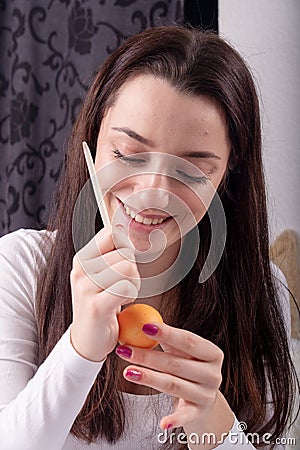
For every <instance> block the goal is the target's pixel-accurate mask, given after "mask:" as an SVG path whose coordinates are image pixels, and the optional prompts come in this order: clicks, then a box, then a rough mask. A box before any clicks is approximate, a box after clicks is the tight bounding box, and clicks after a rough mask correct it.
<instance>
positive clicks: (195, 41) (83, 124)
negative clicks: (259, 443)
mask: <svg viewBox="0 0 300 450" xmlns="http://www.w3.org/2000/svg"><path fill="white" fill-rule="evenodd" d="M145 73H147V74H152V75H153V76H155V77H158V78H161V79H164V80H166V81H168V82H169V83H170V85H172V86H174V87H175V88H176V89H178V91H180V92H182V93H184V94H187V95H193V96H199V95H202V94H205V95H208V96H210V97H212V98H214V99H215V100H216V101H217V102H218V104H219V105H220V107H221V108H222V110H223V111H224V113H225V116H226V120H227V125H228V132H229V136H230V140H231V145H232V148H231V155H230V161H229V164H228V170H227V173H226V177H225V178H224V180H223V182H222V184H221V185H220V186H219V189H218V192H219V195H220V198H221V201H222V204H223V207H224V210H225V214H226V220H227V240H226V246H225V250H224V252H223V255H222V258H221V261H220V263H219V265H218V267H217V268H216V270H215V271H214V273H213V274H212V276H211V277H210V278H209V279H208V280H207V281H206V282H205V283H202V284H199V283H198V277H199V273H200V271H201V268H202V266H203V263H204V261H205V258H206V255H207V253H208V249H209V245H210V222H209V217H208V214H206V215H205V216H204V218H203V219H202V220H201V221H200V223H199V224H198V227H199V232H200V237H201V245H200V249H199V254H198V257H197V260H196V262H195V264H194V267H193V268H192V269H191V271H190V272H189V274H188V275H187V276H186V277H185V278H184V279H183V280H182V282H181V283H180V284H179V286H178V289H179V305H178V310H177V314H175V315H174V319H173V320H172V321H171V325H173V326H177V327H181V328H185V329H187V330H191V331H192V332H194V333H196V334H198V335H201V336H203V337H204V338H206V339H209V340H211V341H212V342H214V343H215V344H216V345H218V346H219V347H220V348H221V349H222V350H223V352H224V355H225V357H224V363H223V382H222V385H221V391H222V393H223V394H224V396H225V397H226V399H227V401H228V403H229V405H230V407H231V408H232V410H233V411H234V412H235V414H236V415H237V417H238V418H239V419H240V420H242V419H244V420H246V421H247V425H248V428H247V431H248V432H251V431H252V432H259V433H260V434H263V433H266V432H270V433H271V434H272V437H271V441H274V439H275V438H276V437H278V436H280V435H281V434H282V432H283V430H284V429H285V427H286V426H287V424H288V421H289V418H290V416H291V412H292V406H293V399H294V394H295V392H294V391H295V389H296V374H295V370H294V368H293V364H292V362H291V358H290V354H289V348H288V341H287V334H286V330H285V325H284V319H283V314H282V311H281V306H280V300H279V297H278V293H277V291H276V288H275V284H274V283H275V281H274V276H273V275H272V272H271V267H270V261H269V236H268V218H267V208H266V193H265V182H264V174H263V166H262V151H261V129H260V115H259V105H258V99H257V95H256V90H255V86H254V83H253V79H252V76H251V74H250V71H249V70H248V68H247V66H246V65H245V62H244V61H243V60H242V58H241V57H240V55H239V54H238V53H237V52H236V51H235V50H234V49H233V48H232V47H231V46H230V45H228V44H227V43H226V42H225V41H224V40H223V39H221V38H220V37H218V36H217V35H216V34H214V33H211V32H207V31H200V30H197V29H191V28H184V27H175V26H174V27H157V28H152V29H149V30H146V31H144V32H143V33H141V34H139V35H135V36H133V37H131V38H129V39H128V40H127V41H126V42H125V43H124V44H123V45H122V46H121V47H119V48H118V49H117V50H116V51H115V52H114V53H113V54H112V55H111V56H110V57H109V58H108V59H107V60H106V61H105V63H104V64H103V66H102V67H101V68H100V70H99V71H98V73H97V74H96V77H95V80H94V82H93V84H92V86H91V87H90V89H89V92H88V94H87V96H86V99H85V101H84V104H83V106H82V109H81V112H80V114H79V116H78V118H77V120H76V123H75V126H74V128H73V132H72V134H71V137H70V139H69V144H68V152H67V155H66V164H65V171H64V177H63V180H62V183H61V185H60V189H59V191H58V195H57V204H56V209H55V214H54V215H53V218H52V220H51V221H50V223H49V226H48V228H49V230H52V231H54V230H57V235H56V239H55V243H54V245H53V246H52V250H51V253H50V256H49V259H48V264H47V268H46V269H45V270H44V271H43V273H41V276H40V280H39V284H38V286H39V288H38V292H37V317H38V336H39V352H40V362H42V361H43V360H44V359H45V358H46V357H47V355H48V354H49V353H50V351H51V350H52V348H53V347H54V345H55V344H56V342H57V341H58V340H59V339H60V337H61V336H62V334H63V333H64V332H65V330H66V329H67V327H68V326H69V325H70V323H71V320H72V303H71V290H70V283H69V274H70V271H71V266H72V259H73V256H74V253H75V250H74V247H73V241H72V214H73V209H74V206H75V202H76V199H77V197H78V195H79V192H80V190H81V189H82V187H83V186H84V184H85V183H86V181H87V180H88V172H87V169H86V165H85V162H84V157H83V152H82V146H81V145H82V141H83V140H86V141H87V142H88V143H89V144H90V148H91V149H96V143H97V136H98V132H99V128H100V125H101V120H102V118H103V115H104V113H105V111H106V110H107V108H109V107H110V106H111V105H112V104H113V102H114V100H115V98H116V95H117V93H118V90H119V89H120V87H121V86H122V85H123V83H124V82H125V81H126V80H127V79H129V77H132V76H133V75H136V74H145ZM93 156H94V157H95V155H93ZM99 226H102V224H100V225H99ZM186 292H188V295H185V293H186ZM166 295H167V294H166ZM170 303H172V302H170ZM121 377H122V374H121V373H119V372H118V369H117V358H116V356H115V355H114V352H112V354H110V355H109V356H108V358H107V360H106V362H105V364H104V367H103V368H102V370H101V372H100V373H99V375H98V377H97V379H96V381H95V383H94V386H93V387H92V389H91V391H90V393H89V394H88V396H87V399H86V402H85V404H84V406H83V408H82V410H81V411H80V413H79V414H78V416H77V418H76V420H75V422H74V424H73V427H72V430H71V431H72V433H73V434H74V435H75V436H76V437H78V438H81V439H84V440H85V441H87V442H92V441H95V440H96V439H97V437H102V438H106V439H107V441H108V442H110V443H112V442H115V441H116V440H117V439H118V438H120V436H121V435H122V431H123V429H124V420H125V412H124V405H123V402H122V397H121V395H120V393H119V386H120V378H121ZM267 383H270V392H271V395H272V401H273V402H274V404H273V412H272V414H271V416H270V417H269V418H266V396H267ZM173 448H174V447H173Z"/></svg>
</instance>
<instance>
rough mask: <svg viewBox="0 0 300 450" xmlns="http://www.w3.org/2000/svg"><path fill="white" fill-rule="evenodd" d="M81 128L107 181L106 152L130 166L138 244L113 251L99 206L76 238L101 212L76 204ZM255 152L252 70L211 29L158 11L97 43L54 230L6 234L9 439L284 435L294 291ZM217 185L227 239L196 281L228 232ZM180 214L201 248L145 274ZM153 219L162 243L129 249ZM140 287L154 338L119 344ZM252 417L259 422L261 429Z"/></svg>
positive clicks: (167, 258) (2, 397) (112, 199)
mask: <svg viewBox="0 0 300 450" xmlns="http://www.w3.org/2000/svg"><path fill="white" fill-rule="evenodd" d="M82 141H87V142H88V143H89V146H90V148H91V150H92V152H93V157H94V161H95V167H96V170H97V171H98V173H99V174H100V175H99V181H100V182H101V173H103V174H104V175H105V173H106V175H107V171H106V172H105V170H106V168H107V167H111V168H112V172H111V173H112V177H114V175H115V174H116V173H118V170H120V174H122V176H120V177H119V180H117V182H115V181H114V183H111V187H110V189H108V192H107V195H106V196H105V204H106V207H107V211H108V216H109V219H110V221H111V223H112V224H113V225H116V227H115V229H116V228H118V226H119V228H120V227H121V228H122V230H121V231H122V233H123V237H124V236H125V237H127V238H130V241H131V244H132V248H133V249H134V250H136V254H135V255H133V254H132V251H128V252H127V254H125V253H124V252H121V251H119V250H120V248H121V247H126V245H120V246H119V247H120V248H117V247H116V242H115V239H114V235H113V230H112V229H111V228H110V227H104V228H103V224H102V223H101V220H100V218H99V216H97V218H96V220H95V218H94V223H95V222H96V226H95V227H94V235H95V236H92V237H91V236H89V237H88V238H87V236H86V235H85V236H84V238H83V240H84V239H85V242H84V245H83V244H82V243H81V244H80V243H78V240H77V238H75V240H74V236H75V235H76V231H75V232H74V230H76V229H77V228H78V227H83V230H85V229H86V228H85V224H86V223H87V222H88V221H90V220H93V218H92V219H91V218H89V217H88V215H87V213H85V212H84V211H85V210H84V206H83V207H82V208H83V209H80V208H79V209H78V198H79V197H80V196H81V195H82V192H83V189H84V186H85V184H86V182H87V180H88V179H89V175H88V171H87V168H86V164H85V160H84V155H83V152H82ZM261 152H262V149H261V130H260V116H259V106H258V100H257V96H256V92H255V87H254V83H253V80H252V78H251V75H250V72H249V70H248V69H247V67H246V65H245V63H244V62H243V60H242V58H241V57H240V56H239V55H238V53H237V52H236V51H235V50H233V49H232V48H231V47H230V46H229V45H228V44H227V43H226V42H224V40H222V39H221V38H220V37H218V36H217V35H215V34H212V33H209V32H202V31H199V30H195V29H187V28H183V27H159V28H153V29H150V30H147V31H145V32H143V33H141V34H139V35H136V36H133V37H131V38H129V39H128V40H127V41H126V42H125V43H124V44H123V45H122V46H121V47H120V48H118V49H117V50H116V51H115V52H114V53H113V54H112V55H111V56H110V57H109V58H108V59H107V61H106V62H105V63H104V65H103V66H102V67H101V69H100V70H99V72H98V73H97V74H96V77H95V80H94V82H93V84H92V86H91V88H90V90H89V92H88V95H87V97H86V99H85V102H84V104H83V107H82V110H81V113H80V114H79V117H78V118H77V121H76V124H75V126H74V129H73V132H72V135H71V138H70V141H69V149H68V153H67V158H66V166H65V173H64V177H63V181H62V183H61V186H60V189H59V192H58V197H57V208H56V210H55V214H54V215H53V220H51V222H50V224H49V227H48V230H43V231H34V230H19V231H17V232H14V233H11V234H9V235H7V236H5V237H3V238H2V239H1V245H0V249H1V250H0V252H1V254H0V258H1V267H2V271H3V273H2V277H1V280H0V383H1V389H0V405H1V413H0V431H1V433H0V434H1V441H2V447H3V448H5V449H6V450H7V449H13V450H17V449H22V450H24V449H30V450H35V449H36V450H37V449H41V448H42V449H43V450H45V449H49V450H50V449H51V450H58V449H64V450H66V449H87V448H91V449H98V448H99V449H100V448H104V449H108V448H115V449H130V450H133V449H142V448H147V449H149V448H155V449H157V448H172V449H177V448H191V449H198V448H199V449H200V448H201V449H211V448H215V447H218V448H220V449H221V448H222V449H227V448H233V449H234V448H242V447H243V446H244V445H245V446H246V447H247V448H255V447H265V448H278V449H279V448H284V446H283V445H282V446H281V445H280V444H279V439H280V437H281V436H283V435H284V433H285V431H286V430H287V427H288V424H289V422H290V420H291V416H292V408H293V399H294V395H295V390H296V387H297V380H296V375H295V373H294V368H293V365H292V362H291V358H290V354H289V346H288V339H289V333H290V329H289V326H290V325H289V304H288V301H289V300H288V299H289V297H288V292H287V289H286V287H285V286H284V279H283V277H282V274H281V272H280V271H279V269H277V268H276V267H275V266H272V265H271V263H270V261H269V239H268V220H267V211H266V194H265V184H264V176H263V167H262V154H261ZM181 164H182V165H181ZM150 166H151V167H152V168H153V167H154V170H151V171H148V167H150ZM118 168H119V169H118ZM124 168H125V169H124ZM147 171H148V173H147ZM168 171H170V172H168ZM172 171H173V172H172ZM166 172H167V173H171V172H172V173H173V174H175V175H174V176H173V177H172V176H167V174H166ZM127 173H128V175H130V176H124V174H125V175H126V174H127ZM199 173H200V174H201V176H199ZM104 178H105V177H104ZM104 178H103V179H104ZM106 178H107V177H106ZM208 185H209V186H211V187H212V188H213V189H214V191H215V195H214V196H210V197H207V198H209V201H208V204H207V202H206V203H205V201H204V200H203V199H204V197H203V196H204V193H205V192H206V191H205V189H206V187H207V186H208ZM202 194H203V196H202ZM91 195H92V194H91ZM218 198H219V199H220V200H221V205H222V208H223V210H224V213H225V217H226V222H225V224H226V242H225V247H224V249H222V252H221V255H220V261H219V262H218V264H216V267H213V268H212V269H213V270H211V273H210V276H208V277H207V279H206V280H205V281H204V282H200V283H199V274H200V273H201V271H202V269H203V267H204V264H205V261H206V258H207V256H208V253H209V249H210V245H211V242H212V240H217V242H219V241H222V236H221V235H222V233H223V234H224V229H222V227H220V226H219V225H220V223H219V222H218V223H213V222H212V223H211V221H210V218H211V215H210V212H211V211H212V210H213V206H214V202H215V201H216V199H218ZM82 203H83V204H84V203H85V202H84V201H83V202H82ZM74 211H76V214H75V213H74ZM78 211H79V212H80V211H83V212H82V214H78ZM186 212H188V214H186ZM187 216H189V217H193V218H194V222H195V225H194V229H197V230H198V231H199V236H200V241H199V248H197V249H196V250H197V252H196V259H195V261H194V262H193V263H192V265H191V268H189V269H188V270H187V271H186V273H183V274H181V277H179V278H178V282H177V283H175V284H174V283H173V285H168V284H167V285H166V286H167V288H165V290H164V289H163V288H162V286H161V285H159V287H158V288H157V286H156V282H154V281H152V280H157V279H158V278H157V277H159V275H160V274H161V273H164V272H165V271H166V270H167V269H168V268H170V267H172V265H173V263H174V261H175V260H176V258H177V256H178V254H179V253H180V246H181V244H182V243H183V247H184V245H185V243H186V242H188V239H187V236H188V235H189V233H190V232H192V231H193V228H192V226H189V229H187V228H186V229H185V230H184V232H183V233H182V229H183V228H182V223H183V222H184V217H187ZM162 220H163V221H162ZM159 222H162V223H159ZM213 227H216V228H215V229H217V230H219V234H217V235H216V236H215V235H213V233H212V228H213ZM156 229H159V230H160V233H161V232H163V234H164V237H165V247H164V249H163V252H162V253H161V254H159V256H158V257H157V258H154V259H152V260H151V258H150V259H149V260H148V262H147V263H145V262H139V260H138V258H137V254H138V253H140V254H142V253H143V252H146V251H147V250H149V239H150V240H151V237H150V233H151V232H152V231H155V230H156ZM124 232H125V234H124ZM183 234H184V235H185V236H183V238H182V239H181V235H183ZM153 236H154V234H153V235H152V238H153ZM155 242H156V241H155V239H154V238H153V243H154V244H155ZM193 242H194V241H193ZM194 247H195V246H194V245H191V246H190V249H189V251H190V250H191V251H192V250H195V248H194ZM219 247H220V246H218V243H217V245H216V247H215V249H214V251H215V252H217V249H218V248H219ZM150 253H151V252H150ZM128 255H129V257H128ZM181 269H182V270H183V267H182V266H181ZM147 280H148V281H149V280H150V284H149V283H148V285H150V286H151V289H150V290H149V291H146V290H144V291H143V286H145V284H147ZM151 281H152V283H151ZM165 281H166V280H165ZM141 292H144V294H143V295H140V293H141ZM145 292H148V295H147V294H145ZM134 301H135V302H136V303H138V302H139V303H148V304H150V305H152V306H154V307H156V308H157V309H158V310H159V311H160V313H161V314H162V317H163V318H164V323H163V324H159V323H149V324H147V325H145V327H144V328H143V330H144V333H145V334H147V335H149V336H151V337H153V338H155V340H157V341H158V342H159V346H158V347H156V348H155V349H152V350H149V349H142V348H138V347H135V346H126V345H119V344H118V334H119V329H118V321H117V315H118V314H119V312H120V311H121V309H123V308H124V307H126V306H127V305H128V304H129V303H130V302H134ZM241 421H243V422H245V423H246V425H245V424H244V423H242V422H241ZM245 427H247V430H245ZM164 430H167V431H164ZM243 430H244V432H243ZM182 433H185V437H184V435H183V434H182ZM205 433H211V436H210V438H209V437H208V436H206V439H204V438H203V435H205ZM234 433H235V434H234ZM246 433H257V434H256V435H255V436H254V437H255V439H254V441H253V446H252V445H247V444H246ZM226 436H227V437H226ZM258 437H259V442H257V441H258V439H257V438H258ZM276 440H277V441H276Z"/></svg>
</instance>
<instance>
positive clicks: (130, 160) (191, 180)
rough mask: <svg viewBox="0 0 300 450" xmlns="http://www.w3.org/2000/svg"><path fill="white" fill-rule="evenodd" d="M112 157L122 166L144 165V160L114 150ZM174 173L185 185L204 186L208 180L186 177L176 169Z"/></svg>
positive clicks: (204, 177)
mask: <svg viewBox="0 0 300 450" xmlns="http://www.w3.org/2000/svg"><path fill="white" fill-rule="evenodd" d="M113 155H114V157H115V158H117V159H120V160H121V161H122V162H123V163H124V164H127V165H131V166H137V165H139V164H141V163H144V162H145V160H144V159H141V158H134V157H129V156H125V155H123V154H122V153H121V152H120V150H118V149H117V148H115V149H114V150H113ZM176 172H177V173H178V174H179V175H180V176H181V178H183V179H184V180H185V181H186V182H187V183H190V184H193V183H198V184H206V183H207V182H208V180H209V178H208V177H207V176H202V177H194V176H192V175H188V174H187V173H185V172H183V171H182V170H179V169H176Z"/></svg>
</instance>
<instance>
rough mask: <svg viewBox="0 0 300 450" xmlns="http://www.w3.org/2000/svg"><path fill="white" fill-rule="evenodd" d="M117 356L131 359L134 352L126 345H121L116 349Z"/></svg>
mask: <svg viewBox="0 0 300 450" xmlns="http://www.w3.org/2000/svg"><path fill="white" fill-rule="evenodd" d="M116 354H117V355H119V356H123V358H131V356H132V350H131V348H129V347H126V345H119V346H118V347H117V348H116Z"/></svg>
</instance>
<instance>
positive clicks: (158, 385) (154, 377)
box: [123, 366, 216, 406]
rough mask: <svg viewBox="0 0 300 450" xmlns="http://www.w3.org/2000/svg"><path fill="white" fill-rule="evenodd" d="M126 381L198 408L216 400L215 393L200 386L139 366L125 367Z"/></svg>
mask: <svg viewBox="0 0 300 450" xmlns="http://www.w3.org/2000/svg"><path fill="white" fill-rule="evenodd" d="M123 376H124V378H125V379H126V380H128V381H131V382H133V383H136V384H142V385H143V386H148V387H151V388H153V389H156V390H157V391H160V392H164V393H165V394H169V395H171V396H173V397H178V398H183V399H184V400H185V401H189V402H191V403H195V404H197V405H200V406H210V405H212V404H213V402H214V401H215V398H216V391H215V390H214V389H210V388H208V387H206V386H205V387H204V386H203V385H201V384H198V383H194V382H192V381H187V380H184V379H181V378H178V377H175V376H173V375H170V374H166V373H161V372H155V371H153V370H150V369H146V368H144V367H139V366H127V367H126V369H125V370H124V372H123Z"/></svg>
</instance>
